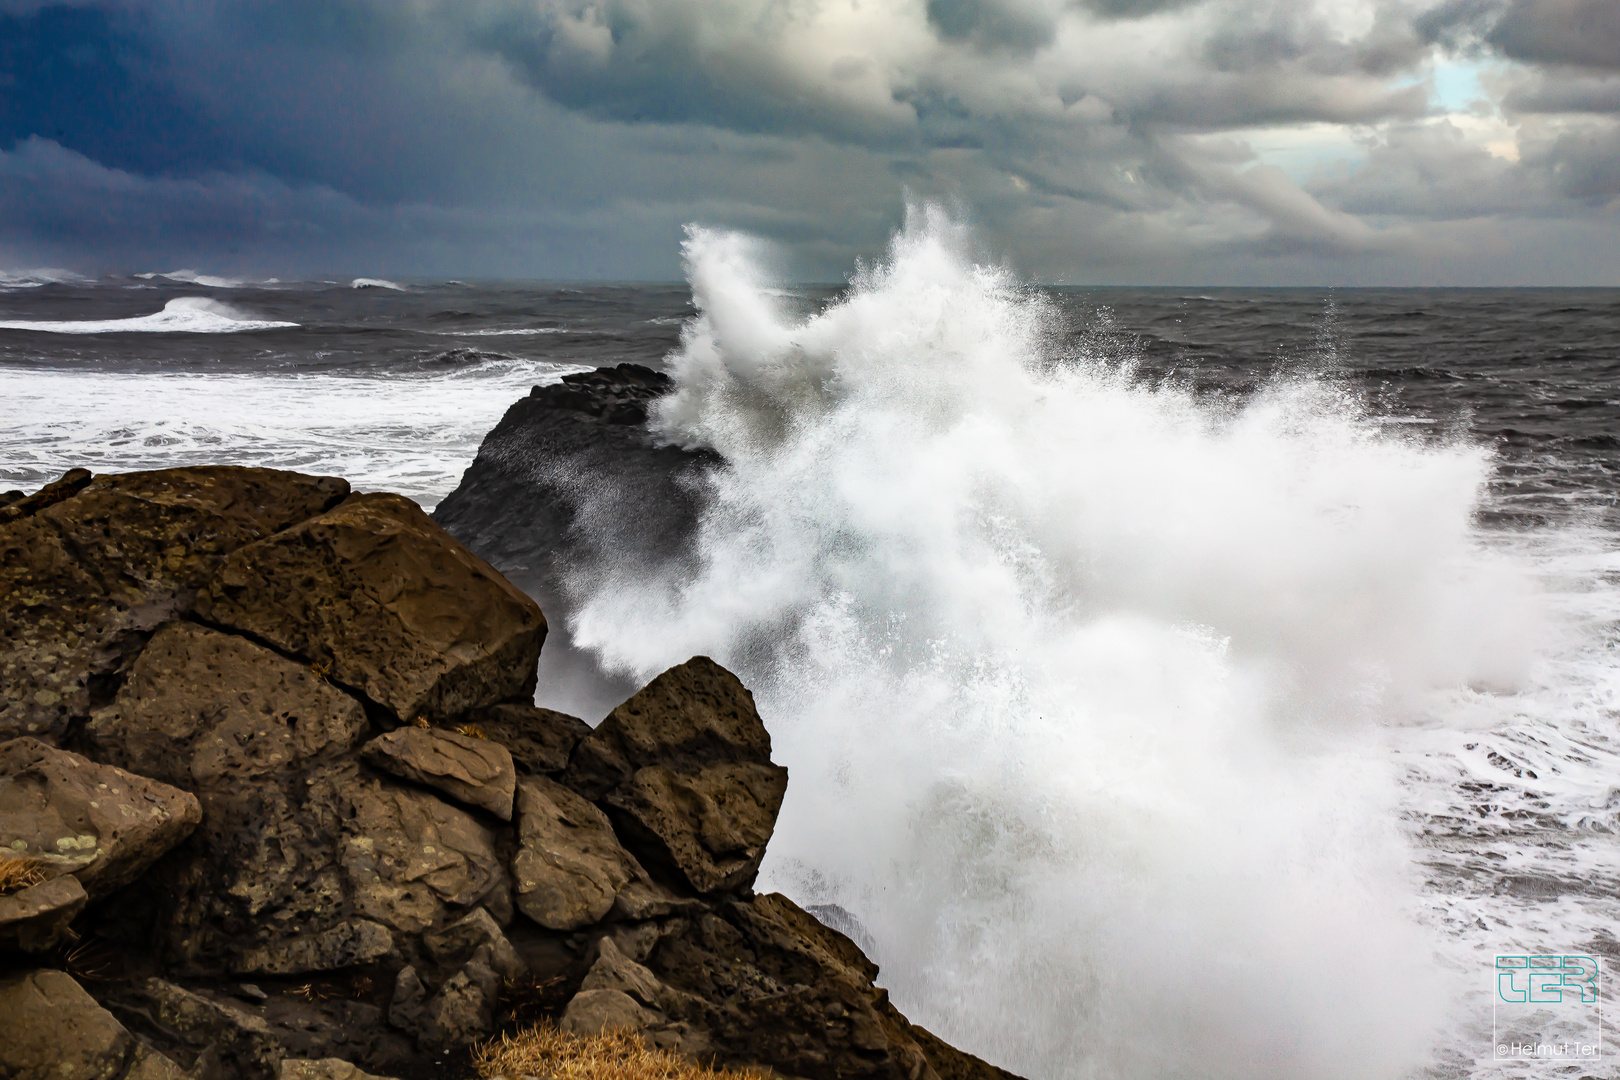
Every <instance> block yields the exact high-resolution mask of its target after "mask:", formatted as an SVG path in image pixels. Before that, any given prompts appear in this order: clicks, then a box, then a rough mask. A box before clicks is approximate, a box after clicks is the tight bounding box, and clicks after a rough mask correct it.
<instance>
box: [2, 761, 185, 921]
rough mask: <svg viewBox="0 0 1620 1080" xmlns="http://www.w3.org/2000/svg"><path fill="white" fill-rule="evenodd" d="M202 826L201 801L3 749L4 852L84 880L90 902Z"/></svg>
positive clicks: (106, 770) (88, 765)
mask: <svg viewBox="0 0 1620 1080" xmlns="http://www.w3.org/2000/svg"><path fill="white" fill-rule="evenodd" d="M201 820H202V808H201V806H199V805H198V802H197V798H196V796H194V795H191V794H188V793H187V792H184V791H180V790H178V789H176V788H172V787H170V786H169V785H167V784H162V783H159V782H158V781H156V780H148V779H145V778H144V777H140V776H135V775H133V774H131V773H128V772H125V771H124V770H123V769H119V768H115V767H113V766H111V765H97V764H96V763H95V762H93V761H91V760H89V759H88V758H85V757H81V756H79V755H78V754H73V753H69V752H68V751H66V750H57V749H56V748H54V747H51V746H47V745H46V744H45V743H42V742H40V741H39V740H38V739H26V738H25V739H12V740H11V741H9V742H6V743H0V847H7V848H10V849H11V850H12V851H13V852H15V853H17V854H20V855H31V856H34V857H36V858H42V859H45V860H46V861H48V862H49V863H50V864H51V867H52V869H53V870H54V871H55V872H56V873H71V874H73V875H74V876H75V877H77V878H78V879H79V883H80V884H81V885H83V886H84V890H85V892H86V893H87V894H88V895H89V897H90V899H91V900H96V899H99V898H101V897H103V896H108V895H111V894H112V893H114V892H116V891H117V890H119V889H121V888H123V887H124V886H125V885H128V884H129V883H130V882H132V881H134V880H135V879H136V878H137V877H139V876H140V875H141V873H142V872H143V871H144V870H146V868H147V867H149V866H151V865H152V864H153V863H154V862H156V861H157V860H158V859H159V858H160V857H162V856H163V855H164V854H165V853H166V852H168V851H169V849H171V848H173V847H174V846H175V845H176V844H178V843H180V842H181V841H182V840H184V839H185V838H186V837H187V836H189V835H191V831H192V830H193V829H195V828H196V827H197V823H198V822H199V821H201Z"/></svg>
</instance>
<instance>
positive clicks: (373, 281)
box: [349, 277, 405, 292]
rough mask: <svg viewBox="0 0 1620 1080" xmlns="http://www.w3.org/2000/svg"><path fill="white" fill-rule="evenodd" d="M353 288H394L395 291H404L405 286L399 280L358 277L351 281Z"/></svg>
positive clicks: (350, 284)
mask: <svg viewBox="0 0 1620 1080" xmlns="http://www.w3.org/2000/svg"><path fill="white" fill-rule="evenodd" d="M349 288H351V289H393V290H394V291H395V292H404V291H405V286H403V285H401V284H400V283H399V282H397V281H388V280H386V279H384V278H377V277H357V278H355V279H354V280H353V281H351V282H349Z"/></svg>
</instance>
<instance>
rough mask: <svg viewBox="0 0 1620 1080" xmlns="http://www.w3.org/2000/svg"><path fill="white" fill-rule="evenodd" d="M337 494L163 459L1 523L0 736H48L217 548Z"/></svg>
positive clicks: (86, 707) (177, 604) (85, 704)
mask: <svg viewBox="0 0 1620 1080" xmlns="http://www.w3.org/2000/svg"><path fill="white" fill-rule="evenodd" d="M71 486H72V485H69V487H71ZM347 493H348V484H347V483H345V482H344V481H342V480H337V479H334V478H331V477H314V476H302V475H300V474H297V473H285V472H276V471H273V470H270V469H239V468H231V467H226V466H220V467H213V468H197V469H167V470H164V471H161V472H147V473H124V474H121V475H117V476H101V477H97V478H96V479H95V480H93V481H91V482H90V483H89V484H88V485H86V486H84V487H82V488H79V489H77V490H76V491H72V492H69V493H68V494H67V497H65V498H61V499H57V500H55V501H53V502H50V503H49V505H46V506H43V507H42V508H39V509H37V510H36V511H34V512H33V513H29V514H27V515H26V516H14V520H11V521H9V522H0V738H6V737H11V736H17V735H36V736H39V737H40V738H44V739H46V740H47V741H55V740H56V739H57V738H59V737H60V735H61V733H62V732H63V730H65V728H66V726H67V724H68V721H69V720H71V719H72V718H74V717H77V716H86V715H88V714H89V711H90V708H91V706H92V704H95V703H96V702H94V701H93V699H94V698H95V697H96V695H97V694H98V693H101V692H102V691H101V689H100V686H101V684H102V683H104V682H106V680H108V679H109V678H111V677H115V676H116V675H117V674H118V673H119V672H120V671H121V669H122V668H123V666H124V664H125V663H126V662H127V660H128V659H129V657H130V656H131V655H133V654H134V653H135V652H138V651H139V649H140V646H141V644H142V643H143V642H144V640H145V636H146V634H147V633H149V632H150V631H151V630H152V629H154V628H155V627H157V626H158V625H160V624H161V623H162V622H163V621H165V620H166V619H168V618H169V617H171V616H172V615H173V614H174V613H175V612H177V611H181V610H184V609H185V607H186V606H187V605H188V604H189V602H190V598H191V595H192V593H193V592H194V591H195V590H196V589H197V588H198V587H199V586H200V585H202V584H203V583H204V582H205V581H206V580H207V579H208V577H209V576H210V575H211V574H212V573H213V570H214V567H215V565H216V563H217V562H218V560H219V559H220V557H222V556H223V555H225V554H227V553H229V552H231V551H234V550H236V549H237V548H239V547H241V546H242V545H244V544H249V543H252V542H253V541H255V540H259V539H262V538H264V537H266V536H269V535H270V534H271V533H274V532H277V531H279V530H281V529H284V528H286V527H287V526H288V525H291V524H293V523H295V522H298V521H302V520H304V519H305V518H309V517H313V516H314V515H316V514H319V513H321V512H322V511H323V510H325V509H326V508H327V507H329V506H331V505H332V504H333V503H335V502H336V501H337V500H338V499H340V498H342V497H343V496H344V495H345V494H347ZM40 494H43V493H40ZM59 494H60V492H59ZM26 501H27V500H24V502H26ZM19 505H22V504H21V503H15V504H13V505H12V506H10V507H7V508H6V509H8V510H15V509H16V508H17V506H19Z"/></svg>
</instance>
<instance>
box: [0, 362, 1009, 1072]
mask: <svg viewBox="0 0 1620 1080" xmlns="http://www.w3.org/2000/svg"><path fill="white" fill-rule="evenodd" d="M641 378H642V376H641V375H639V374H637V373H636V372H630V373H628V375H627V374H626V373H625V372H623V371H618V372H617V373H611V372H610V373H609V374H608V375H604V376H601V377H600V378H596V379H595V380H594V381H593V380H591V379H576V380H574V382H573V383H570V384H567V385H566V386H565V388H564V389H563V390H562V391H558V392H556V393H554V394H552V395H551V396H550V397H549V398H546V400H547V401H549V402H550V404H549V405H547V408H549V409H552V411H554V412H557V411H560V412H561V413H566V414H568V416H569V417H572V418H574V419H575V420H579V419H580V418H586V419H588V420H589V422H590V423H591V424H600V425H605V426H606V427H608V428H613V429H625V430H627V431H628V430H629V429H632V428H635V427H636V423H635V420H636V417H637V416H639V415H640V413H639V412H637V411H636V410H637V409H639V408H640V407H641V406H642V405H644V403H645V402H644V399H646V398H648V394H646V393H643V390H645V389H646V388H645V387H641V386H640V383H639V382H637V380H640V379H641ZM626 387H628V389H626ZM621 391H623V392H622V393H621ZM569 395H575V397H569ZM579 395H583V396H582V397H580V396H579ZM543 396H544V395H543ZM576 397H577V398H578V400H576ZM621 398H622V399H623V400H620V399H621ZM552 399H555V400H552ZM598 404H600V405H601V408H600V409H598V408H597V407H596V406H597V405H598ZM632 406H633V407H634V408H632ZM570 422H572V421H570ZM583 422H584V421H583V420H582V421H581V423H583ZM587 427H588V425H587ZM587 427H582V428H580V429H579V431H578V432H576V434H580V435H581V438H582V439H584V441H585V442H586V443H591V444H592V445H594V442H593V439H594V436H593V435H591V434H590V430H594V429H590V430H587ZM648 475H649V476H651V475H652V474H651V473H649V474H648ZM346 494H347V486H346V485H344V484H343V483H342V482H341V481H335V480H325V479H320V478H314V477H304V476H299V475H296V474H282V473H272V472H268V471H265V470H243V469H235V470H233V469H192V470H172V471H169V472H166V473H144V474H129V475H127V476H119V477H101V478H95V479H92V478H90V477H89V476H88V475H79V474H70V475H69V476H67V477H64V478H63V480H62V481H60V482H58V483H57V484H55V485H51V486H50V487H48V488H47V489H46V490H44V491H41V492H37V493H35V494H34V495H29V496H22V497H19V498H8V499H4V500H0V857H6V858H16V857H26V858H28V859H29V860H30V861H29V862H27V863H25V864H22V865H20V866H14V867H12V868H11V871H12V872H11V874H10V875H9V876H8V877H7V878H5V879H3V880H4V881H5V882H6V883H5V884H0V889H6V890H9V891H5V892H0V971H4V972H7V974H6V975H5V976H4V977H0V1018H4V1020H5V1021H6V1023H7V1025H8V1027H7V1031H6V1036H7V1037H6V1038H0V1077H5V1078H10V1080H16V1078H27V1080H35V1078H36V1077H37V1078H38V1080H45V1078H46V1077H49V1078H50V1080H64V1078H68V1077H72V1078H75V1080H78V1078H89V1077H95V1078H97V1080H181V1078H182V1077H184V1078H186V1080H320V1078H323V1077H324V1078H330V1080H370V1078H371V1077H374V1076H386V1075H391V1074H392V1075H400V1076H413V1077H416V1076H424V1075H432V1074H434V1069H435V1068H436V1066H435V1062H437V1061H441V1060H443V1055H444V1053H445V1052H446V1051H449V1052H454V1053H459V1052H460V1048H461V1047H464V1046H465V1045H466V1044H467V1043H469V1042H471V1041H473V1040H476V1039H479V1038H482V1037H484V1036H486V1035H488V1034H489V1033H490V1032H491V1031H492V1030H493V1029H494V1027H495V1025H496V1024H497V1023H498V1022H499V1017H500V1016H501V1015H502V1014H503V1012H505V1011H506V1010H508V1009H512V1008H514V1007H518V1006H521V1007H522V1008H525V1009H528V1010H530V1011H529V1012H528V1013H527V1014H526V1016H527V1018H528V1019H535V1018H538V1017H540V1016H546V1017H549V1018H551V1019H553V1020H556V1021H558V1022H560V1024H561V1025H562V1026H563V1027H564V1028H565V1029H567V1030H573V1031H582V1032H583V1031H595V1030H599V1029H600V1028H601V1027H603V1026H605V1025H606V1026H614V1025H630V1026H635V1027H638V1028H641V1029H642V1030H643V1035H644V1037H645V1038H646V1039H647V1040H648V1041H649V1042H650V1043H651V1044H653V1045H657V1046H660V1047H665V1048H669V1049H673V1050H676V1051H679V1052H681V1053H685V1054H689V1055H696V1056H700V1057H703V1058H704V1059H706V1060H709V1059H718V1060H720V1061H723V1062H726V1063H729V1064H734V1065H757V1066H761V1067H765V1068H769V1069H772V1070H775V1071H776V1072H778V1073H784V1074H788V1075H793V1076H800V1077H805V1078H807V1080H853V1078H856V1077H871V1078H873V1080H878V1078H882V1080H890V1078H892V1080H1010V1078H1008V1077H1007V1075H1006V1074H1004V1073H1000V1072H999V1071H998V1070H995V1069H993V1068H992V1067H990V1066H988V1065H986V1064H984V1063H983V1062H980V1061H978V1060H977V1059H974V1058H971V1057H969V1056H967V1055H964V1054H961V1053H959V1052H957V1051H955V1050H953V1049H952V1048H950V1047H949V1046H947V1045H945V1044H944V1043H942V1042H940V1041H939V1040H937V1039H934V1038H933V1036H931V1035H929V1034H928V1033H927V1032H924V1031H922V1030H921V1029H919V1028H915V1027H913V1026H911V1025H910V1024H908V1023H907V1021H906V1020H905V1018H904V1017H903V1016H901V1015H900V1014H899V1013H898V1012H896V1011H895V1010H894V1008H893V1006H892V1005H890V1004H889V1003H888V1000H887V996H886V994H885V993H884V992H883V991H882V990H881V989H880V988H878V987H877V986H875V985H874V982H873V980H874V979H875V977H876V975H877V969H876V966H875V965H873V964H871V962H870V961H868V960H867V959H866V958H865V956H864V955H862V954H861V952H860V950H859V949H858V948H856V947H855V945H854V944H853V943H852V942H850V941H849V940H848V939H847V938H845V937H843V936H842V935H841V934H839V933H837V932H835V931H833V930H830V929H828V928H827V927H825V926H822V925H821V924H820V923H818V922H817V921H816V920H815V919H814V918H812V917H811V916H810V915H809V914H808V913H806V912H804V911H803V910H801V909H799V908H798V907H797V906H796V905H794V904H793V903H792V902H791V901H789V900H787V899H786V898H783V897H778V896H754V895H753V893H752V892H751V889H750V886H751V884H752V882H753V880H754V876H755V874H756V872H757V869H758V866H759V861H760V858H761V857H762V856H763V854H764V851H765V845H766V843H767V841H768V840H769V838H770V835H771V831H772V828H773V827H774V824H775V821H776V814H777V811H778V808H779V807H780V805H781V802H782V795H783V790H784V788H785V785H786V782H787V774H786V770H785V769H783V768H781V767H780V766H778V765H776V764H774V763H773V762H772V761H771V759H770V753H771V743H770V736H769V734H768V732H767V731H766V728H765V724H764V722H763V721H762V720H761V718H760V717H759V714H758V713H757V712H756V711H755V708H754V703H753V698H752V696H751V695H750V694H749V693H748V691H747V690H746V689H745V688H744V687H743V685H742V684H741V683H740V682H738V681H737V679H736V678H735V677H734V676H733V675H731V674H730V673H729V672H727V671H725V669H723V668H721V667H720V666H719V665H717V664H715V663H714V662H713V661H710V660H708V659H707V658H704V657H694V658H693V659H692V660H690V661H688V662H687V663H685V664H682V665H680V666H678V667H675V668H672V669H670V670H669V671H667V672H665V673H664V674H662V675H660V676H659V677H658V678H657V679H654V680H653V681H652V683H650V684H649V685H647V686H646V687H645V688H643V689H642V690H641V691H639V692H637V693H636V694H634V695H633V696H631V697H630V698H629V699H628V700H626V701H625V702H624V703H623V704H621V705H620V706H619V707H618V708H616V709H615V710H613V712H612V714H611V715H610V716H609V717H608V718H607V719H606V720H605V721H604V722H603V723H602V724H601V725H600V726H599V727H598V728H597V729H596V730H594V731H592V730H591V729H590V728H589V727H588V726H587V725H586V724H585V723H584V722H583V721H581V720H578V719H576V718H574V717H570V716H566V715H564V714H561V713H556V712H552V711H550V710H547V709H543V708H539V707H537V706H535V705H533V704H532V692H533V690H534V679H535V666H536V665H535V661H536V657H537V655H538V653H539V649H540V645H541V641H542V638H543V636H544V634H545V621H544V618H543V617H542V616H541V614H540V612H539V609H538V608H537V607H536V606H535V605H534V604H533V602H532V601H530V600H528V598H527V597H524V596H523V595H522V594H521V593H519V592H517V591H516V590H515V589H513V588H512V587H511V586H510V585H509V584H508V583H506V582H505V580H504V579H502V578H501V577H500V576H499V575H498V574H496V573H495V572H494V571H493V570H491V569H490V568H489V567H488V566H487V565H486V564H484V563H482V562H481V561H479V560H478V559H476V558H474V557H473V556H471V555H470V554H468V553H467V552H466V551H465V550H464V549H462V548H461V547H460V546H459V545H457V544H456V543H455V542H454V541H453V540H452V539H450V537H449V536H448V535H446V534H445V533H444V532H442V531H441V530H439V529H438V528H437V526H434V525H433V524H432V523H431V522H430V521H428V519H427V518H426V517H425V516H424V515H422V514H421V512H420V511H419V510H418V509H417V508H416V507H415V506H414V505H412V504H410V503H408V502H407V501H405V500H402V499H399V498H398V497H395V496H388V495H363V496H356V497H353V498H347V499H345V498H344V496H345V495H346ZM400 721H411V722H412V723H411V724H410V725H408V726H397V725H398V723H399V722H400ZM435 725H437V726H435ZM30 728H32V730H34V731H35V732H37V733H38V735H39V736H40V737H38V738H34V737H28V736H19V737H11V736H14V735H18V732H19V731H28V730H30ZM56 743H60V745H56ZM846 914H847V913H846ZM849 918H851V919H853V916H849ZM74 937H76V938H77V941H78V942H79V943H80V945H81V946H82V947H83V948H84V949H86V950H88V951H86V952H84V953H83V954H82V955H80V954H78V953H74V954H73V955H74V956H77V957H78V958H77V959H72V958H70V957H69V956H68V953H67V951H66V950H67V948H68V943H69V941H70V939H72V938H74ZM44 957H49V962H51V963H58V962H61V963H65V964H69V965H70V966H71V965H73V964H78V965H79V967H78V968H75V970H83V971H85V972H87V973H94V974H95V978H94V979H93V980H92V979H89V978H88V977H87V979H86V982H85V985H84V986H82V987H81V986H80V985H79V984H78V983H76V982H75V981H74V980H73V979H72V978H70V977H68V976H67V975H66V974H63V973H61V972H56V971H50V970H29V969H30V968H36V967H39V966H40V965H41V964H43V963H46V962H47V961H46V960H45V959H44ZM244 978H248V979H251V980H252V981H251V983H249V982H243V981H242V980H243V979H244ZM86 991H88V992H89V993H87V992H86ZM91 995H94V998H95V999H96V1000H92V999H91ZM97 1001H100V1002H101V1003H102V1004H100V1005H98V1004H97ZM103 1005H104V1006H105V1008H103ZM109 1009H110V1010H111V1012H109V1011H107V1010H109ZM182 1070H184V1071H182Z"/></svg>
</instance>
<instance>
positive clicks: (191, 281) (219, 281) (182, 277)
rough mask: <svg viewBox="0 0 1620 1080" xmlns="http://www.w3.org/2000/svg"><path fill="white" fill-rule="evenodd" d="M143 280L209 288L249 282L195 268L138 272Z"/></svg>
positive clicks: (236, 287)
mask: <svg viewBox="0 0 1620 1080" xmlns="http://www.w3.org/2000/svg"><path fill="white" fill-rule="evenodd" d="M135 276H136V277H138V278H140V279H142V280H143V281H152V280H153V279H155V278H163V279H165V280H167V281H178V282H180V283H181V284H184V285H201V286H203V287H204V288H207V289H240V288H241V287H242V286H244V285H246V284H248V282H246V281H244V280H242V279H241V278H228V277H219V276H218V275H215V274H199V273H197V271H195V270H171V271H169V272H168V273H167V274H159V273H155V272H154V273H150V274H136V275H135Z"/></svg>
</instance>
